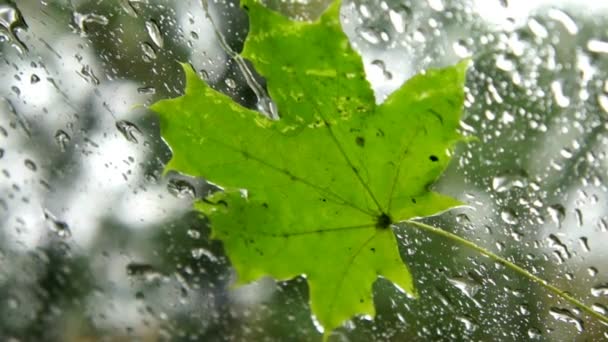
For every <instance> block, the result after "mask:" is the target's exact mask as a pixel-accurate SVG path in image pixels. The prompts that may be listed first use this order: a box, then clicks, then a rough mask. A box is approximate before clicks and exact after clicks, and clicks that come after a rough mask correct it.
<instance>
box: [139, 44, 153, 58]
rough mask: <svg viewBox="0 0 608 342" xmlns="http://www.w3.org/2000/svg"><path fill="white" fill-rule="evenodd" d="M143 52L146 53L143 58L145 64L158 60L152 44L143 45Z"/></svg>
mask: <svg viewBox="0 0 608 342" xmlns="http://www.w3.org/2000/svg"><path fill="white" fill-rule="evenodd" d="M140 46H141V50H142V51H143V53H144V56H143V60H144V62H151V61H152V60H155V59H156V51H154V48H153V47H152V45H150V43H146V42H144V43H141V44H140Z"/></svg>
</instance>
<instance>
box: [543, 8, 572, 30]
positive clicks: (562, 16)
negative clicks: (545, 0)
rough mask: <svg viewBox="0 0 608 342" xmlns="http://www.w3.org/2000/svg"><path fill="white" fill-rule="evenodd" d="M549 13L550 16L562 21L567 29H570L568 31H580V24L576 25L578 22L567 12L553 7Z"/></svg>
mask: <svg viewBox="0 0 608 342" xmlns="http://www.w3.org/2000/svg"><path fill="white" fill-rule="evenodd" d="M548 15H549V18H551V19H553V20H555V21H558V22H560V23H561V24H562V25H563V26H564V28H565V29H566V31H568V33H570V34H571V35H575V34H577V33H578V26H577V25H576V22H575V21H574V20H573V19H572V18H571V17H570V16H569V15H568V14H566V13H565V12H563V11H561V10H559V9H555V8H552V9H550V10H549V12H548Z"/></svg>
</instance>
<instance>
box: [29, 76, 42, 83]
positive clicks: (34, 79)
mask: <svg viewBox="0 0 608 342" xmlns="http://www.w3.org/2000/svg"><path fill="white" fill-rule="evenodd" d="M38 82H40V77H38V75H36V74H32V76H31V77H30V83H31V84H36V83H38Z"/></svg>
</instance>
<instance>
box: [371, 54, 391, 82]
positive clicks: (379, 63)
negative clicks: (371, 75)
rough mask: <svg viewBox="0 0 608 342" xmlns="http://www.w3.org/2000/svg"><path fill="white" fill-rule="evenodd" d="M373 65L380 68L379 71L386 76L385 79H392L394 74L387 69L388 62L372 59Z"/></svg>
mask: <svg viewBox="0 0 608 342" xmlns="http://www.w3.org/2000/svg"><path fill="white" fill-rule="evenodd" d="M372 65H374V66H376V67H377V68H378V69H380V70H379V71H380V72H381V73H382V76H384V78H385V79H387V80H390V79H392V78H393V75H392V74H391V73H390V72H389V71H387V70H386V64H385V63H384V62H383V61H381V60H379V59H376V60H374V61H372Z"/></svg>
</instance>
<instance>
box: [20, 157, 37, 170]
mask: <svg viewBox="0 0 608 342" xmlns="http://www.w3.org/2000/svg"><path fill="white" fill-rule="evenodd" d="M23 163H24V164H25V167H27V168H28V169H30V170H32V171H36V170H37V169H38V167H37V166H36V163H34V162H33V161H32V160H30V159H26V160H25V161H24V162H23Z"/></svg>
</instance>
